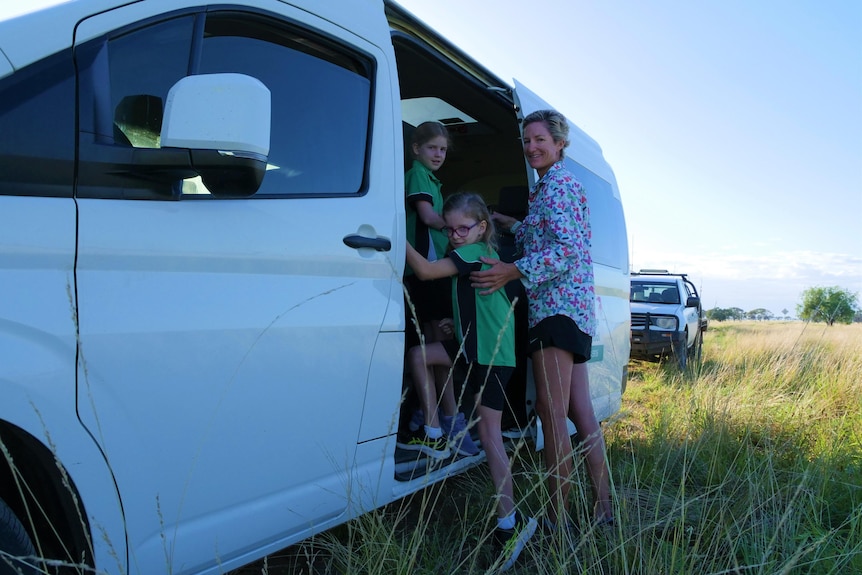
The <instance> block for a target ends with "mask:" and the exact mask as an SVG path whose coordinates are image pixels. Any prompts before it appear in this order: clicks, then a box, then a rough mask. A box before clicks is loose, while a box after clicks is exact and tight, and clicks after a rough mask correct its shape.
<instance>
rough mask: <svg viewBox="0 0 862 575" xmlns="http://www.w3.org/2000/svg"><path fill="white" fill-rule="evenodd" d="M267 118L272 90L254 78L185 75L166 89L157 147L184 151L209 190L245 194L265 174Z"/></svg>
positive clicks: (254, 189) (225, 75)
mask: <svg viewBox="0 0 862 575" xmlns="http://www.w3.org/2000/svg"><path fill="white" fill-rule="evenodd" d="M271 120H272V103H271V94H270V91H269V88H267V87H266V86H265V85H264V84H263V82H261V81H260V80H258V79H257V78H252V77H251V76H246V75H244V74H202V75H197V76H186V77H185V78H182V79H181V80H180V81H179V82H177V83H176V84H174V86H173V87H171V89H170V91H169V92H168V96H167V101H166V103H165V115H164V119H163V121H162V131H161V147H162V148H183V149H187V150H189V153H190V156H191V163H192V168H193V170H194V171H195V172H197V174H198V175H200V176H201V179H202V180H203V183H204V185H205V186H206V187H207V189H208V190H209V191H210V192H211V193H212V194H213V195H217V196H236V197H245V196H250V195H252V194H254V193H255V192H257V190H258V188H259V187H260V184H261V182H262V181H263V177H264V174H265V173H266V165H267V157H268V155H269V141H270V127H271Z"/></svg>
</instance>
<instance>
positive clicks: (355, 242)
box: [343, 234, 392, 252]
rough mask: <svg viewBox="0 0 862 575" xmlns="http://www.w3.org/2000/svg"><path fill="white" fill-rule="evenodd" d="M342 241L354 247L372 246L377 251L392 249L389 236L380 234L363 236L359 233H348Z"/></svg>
mask: <svg viewBox="0 0 862 575" xmlns="http://www.w3.org/2000/svg"><path fill="white" fill-rule="evenodd" d="M343 241H344V244H345V245H346V246H348V247H351V248H356V249H359V248H372V249H375V250H377V251H378V252H388V251H389V250H391V249H392V242H390V241H389V238H384V237H382V236H377V237H376V238H367V237H365V236H360V235H359V234H350V235H349V236H344V240H343Z"/></svg>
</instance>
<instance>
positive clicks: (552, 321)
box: [529, 315, 593, 363]
mask: <svg viewBox="0 0 862 575" xmlns="http://www.w3.org/2000/svg"><path fill="white" fill-rule="evenodd" d="M529 341H530V344H529V349H530V353H531V354H532V353H535V352H537V351H541V350H542V349H545V348H548V347H556V348H558V349H563V350H565V351H568V352H570V353H571V354H572V358H573V360H574V362H575V363H585V362H587V361H589V360H590V353H591V352H592V348H593V338H592V336H589V335H587V334H585V333H584V332H582V331H581V328H579V327H578V324H576V323H575V320H573V319H572V318H570V317H568V316H565V315H552V316H551V317H546V318H545V319H543V320H542V321H540V322H539V323H538V325H536V327H531V328H530V333H529Z"/></svg>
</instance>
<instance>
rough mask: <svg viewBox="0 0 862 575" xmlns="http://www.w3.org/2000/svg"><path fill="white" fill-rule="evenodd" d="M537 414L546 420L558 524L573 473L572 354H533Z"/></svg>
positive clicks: (551, 514) (551, 512)
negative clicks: (569, 416) (570, 418)
mask: <svg viewBox="0 0 862 575" xmlns="http://www.w3.org/2000/svg"><path fill="white" fill-rule="evenodd" d="M532 357H533V379H534V380H535V383H536V412H537V413H538V414H539V417H540V418H541V419H542V432H543V435H544V440H545V450H544V451H545V467H546V468H547V472H548V491H549V493H550V497H551V500H550V502H549V506H548V519H549V520H550V521H552V522H554V523H557V521H558V520H559V518H560V516H561V515H564V514H565V509H566V500H567V498H568V495H569V488H570V483H569V476H570V475H571V473H572V441H571V439H570V438H569V429H568V425H567V423H566V415H567V412H568V409H569V394H570V393H571V380H572V367H573V365H574V364H573V360H572V354H571V353H569V352H567V351H565V350H562V349H560V348H556V347H548V348H544V349H542V350H540V351H536V352H533V356H532Z"/></svg>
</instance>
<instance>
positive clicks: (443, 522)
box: [236, 322, 862, 575]
mask: <svg viewBox="0 0 862 575" xmlns="http://www.w3.org/2000/svg"><path fill="white" fill-rule="evenodd" d="M860 398H862V325H859V324H856V325H851V326H843V325H835V326H832V327H828V328H827V327H825V326H824V325H822V324H803V323H798V322H794V323H777V322H730V323H715V322H713V324H710V330H709V331H708V332H707V333H706V337H705V341H704V363H703V364H702V366H700V367H699V368H697V369H694V370H690V371H689V372H688V373H685V374H680V373H679V372H678V371H677V370H676V369H675V367H674V364H673V363H668V364H657V363H632V365H631V366H630V381H629V385H628V389H627V391H626V394H625V395H624V397H623V410H622V412H621V413H620V414H619V415H618V416H617V417H616V418H615V419H614V420H613V421H611V422H607V423H606V424H605V438H606V442H607V448H608V459H609V461H610V467H611V473H612V482H613V491H614V495H615V506H616V511H617V522H616V525H615V526H614V527H612V528H592V527H591V526H589V523H588V522H587V518H588V517H589V516H590V512H589V505H590V501H589V493H590V490H589V484H588V481H587V479H586V475H585V473H584V471H583V464H582V462H580V464H579V465H578V467H577V471H576V472H575V473H574V474H573V476H572V477H571V481H572V482H573V483H574V488H573V490H572V491H573V494H574V497H573V500H572V501H571V504H570V510H571V512H572V514H573V516H574V517H575V519H576V520H577V521H579V522H580V525H581V532H580V534H579V535H578V536H577V537H573V538H567V537H564V536H562V535H555V536H553V537H552V536H542V537H537V538H536V539H535V541H534V542H533V543H531V545H530V548H529V550H528V552H526V553H525V555H523V556H522V558H521V559H519V562H518V564H517V565H516V567H515V568H514V569H512V571H511V572H512V573H523V574H527V573H530V574H532V573H539V574H545V573H549V574H550V573H586V574H603V575H604V574H644V575H655V574H677V573H678V574H684V573H697V574H698V575H706V574H740V575H741V574H746V575H747V574H772V573H782V574H836V575H837V574H844V573H862V409H860ZM513 461H514V463H513V465H514V470H513V471H514V475H515V481H516V496H517V497H519V499H520V501H519V504H518V505H519V507H520V508H521V509H522V510H524V511H527V512H530V513H536V514H538V513H541V510H542V509H543V507H544V504H545V502H546V501H547V493H546V492H545V487H544V472H543V469H542V463H541V458H540V457H539V455H538V454H536V453H535V452H534V451H533V450H532V449H531V446H530V445H521V446H519V447H518V448H517V449H516V450H515V453H514V454H513ZM493 517H494V502H493V489H492V488H491V484H490V480H489V479H488V476H487V473H486V471H485V468H484V467H480V468H477V469H475V470H473V471H471V472H470V473H468V474H465V475H463V476H460V477H456V478H453V479H450V480H449V481H447V482H445V483H444V484H442V485H438V486H434V487H430V488H428V489H426V490H425V491H422V492H420V493H417V494H415V495H414V496H413V497H412V498H409V499H407V500H404V501H401V502H397V503H394V504H391V505H389V506H388V507H386V508H383V509H381V510H378V511H375V512H373V513H370V514H367V515H365V516H363V517H360V518H358V519H356V520H354V521H352V522H350V523H348V524H346V525H343V526H341V527H339V528H337V529H335V530H332V531H329V532H327V533H324V534H322V535H319V536H317V537H315V538H313V539H311V540H309V541H306V542H305V543H303V544H301V545H298V546H295V547H292V548H290V549H287V550H285V551H284V552H283V553H281V554H278V555H275V556H271V557H269V558H268V559H267V561H266V562H263V563H258V564H255V565H252V566H249V567H247V568H244V569H242V570H239V571H237V572H236V573H237V574H239V573H242V574H251V573H265V574H270V575H276V574H282V573H308V574H322V573H327V574H329V573H339V574H359V573H362V574H369V575H371V574H378V573H379V574H384V573H386V574H390V573H400V574H405V575H406V574H420V573H429V574H430V573H434V574H439V573H485V572H493V567H494V560H495V557H494V556H492V555H491V554H490V552H489V550H488V547H489V546H488V544H487V543H488V538H489V533H490V532H491V530H492V529H493V526H494V523H493Z"/></svg>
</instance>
